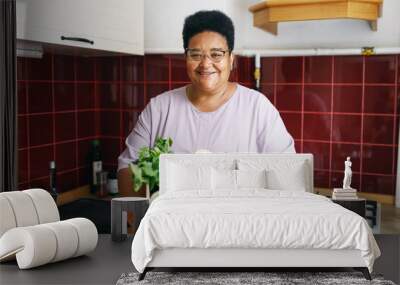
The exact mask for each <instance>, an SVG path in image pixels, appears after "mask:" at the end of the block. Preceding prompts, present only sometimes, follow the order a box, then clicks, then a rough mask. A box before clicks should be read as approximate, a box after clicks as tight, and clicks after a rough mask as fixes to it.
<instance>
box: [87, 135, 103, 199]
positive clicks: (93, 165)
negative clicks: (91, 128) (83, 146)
mask: <svg viewBox="0 0 400 285" xmlns="http://www.w3.org/2000/svg"><path fill="white" fill-rule="evenodd" d="M102 170H103V163H102V161H101V149H100V141H99V140H93V141H92V146H91V150H90V192H91V193H96V189H97V184H98V181H97V180H98V177H97V173H98V172H101V171H102Z"/></svg>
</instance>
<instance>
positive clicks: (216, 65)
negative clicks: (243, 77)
mask: <svg viewBox="0 0 400 285" xmlns="http://www.w3.org/2000/svg"><path fill="white" fill-rule="evenodd" d="M189 51H190V52H191V53H192V55H194V56H193V57H191V56H190V54H189ZM221 51H223V52H222V53H223V54H224V55H223V57H220V58H218V56H219V55H218V54H221ZM199 55H201V56H200V59H199ZM205 55H207V56H205ZM196 57H197V58H196ZM195 58H196V59H197V60H194V59H195ZM211 58H213V59H214V61H213V60H212V59H211ZM233 59H234V56H233V54H232V53H229V49H228V44H227V42H226V39H225V37H223V36H222V35H220V34H218V33H215V32H202V33H199V34H197V35H195V36H193V37H192V38H191V39H190V40H189V45H188V52H187V53H186V70H187V74H188V76H189V78H190V80H191V82H192V84H193V85H194V86H195V87H196V88H198V89H200V90H202V91H205V92H213V91H218V90H219V89H223V88H225V87H224V86H225V84H226V83H227V82H228V79H229V74H230V72H231V68H232V66H233ZM215 61H218V62H215Z"/></svg>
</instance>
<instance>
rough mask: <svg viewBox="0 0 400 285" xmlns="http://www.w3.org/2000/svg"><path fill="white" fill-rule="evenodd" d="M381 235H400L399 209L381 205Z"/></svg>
mask: <svg viewBox="0 0 400 285" xmlns="http://www.w3.org/2000/svg"><path fill="white" fill-rule="evenodd" d="M380 233H381V234H400V208H396V207H395V206H394V205H387V204H381V232H380Z"/></svg>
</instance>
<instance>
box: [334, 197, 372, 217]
mask: <svg viewBox="0 0 400 285" xmlns="http://www.w3.org/2000/svg"><path fill="white" fill-rule="evenodd" d="M332 202H333V203H336V204H339V205H340V206H342V207H344V208H346V209H348V210H350V211H353V212H354V213H357V214H359V215H360V216H361V217H363V218H365V202H366V200H365V199H363V198H358V199H351V200H350V199H349V200H334V199H332Z"/></svg>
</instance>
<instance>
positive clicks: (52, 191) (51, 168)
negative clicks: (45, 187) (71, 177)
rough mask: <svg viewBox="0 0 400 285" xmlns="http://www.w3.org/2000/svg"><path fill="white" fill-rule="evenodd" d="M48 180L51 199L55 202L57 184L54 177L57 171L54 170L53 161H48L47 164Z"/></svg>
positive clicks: (54, 163)
mask: <svg viewBox="0 0 400 285" xmlns="http://www.w3.org/2000/svg"><path fill="white" fill-rule="evenodd" d="M49 172H50V173H49V176H50V177H49V178H50V179H49V180H50V185H49V186H50V187H49V188H50V189H49V190H50V194H51V196H52V197H53V199H54V200H55V201H56V200H57V195H58V193H57V183H56V176H57V169H56V162H55V161H54V160H52V161H50V163H49Z"/></svg>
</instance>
